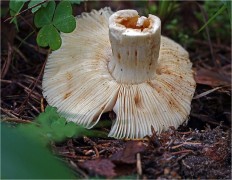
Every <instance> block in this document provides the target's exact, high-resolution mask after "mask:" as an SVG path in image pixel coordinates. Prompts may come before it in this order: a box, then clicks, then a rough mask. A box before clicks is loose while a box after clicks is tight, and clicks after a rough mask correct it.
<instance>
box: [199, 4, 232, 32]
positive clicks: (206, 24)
mask: <svg viewBox="0 0 232 180" xmlns="http://www.w3.org/2000/svg"><path fill="white" fill-rule="evenodd" d="M226 8H227V6H226V4H224V5H222V6H221V7H220V8H219V9H218V11H217V12H216V13H215V14H214V15H213V16H212V17H211V18H210V19H209V20H208V21H207V22H206V23H205V24H204V25H203V26H202V27H201V28H200V29H199V30H198V31H197V33H199V32H201V31H202V30H203V29H204V28H205V27H206V26H208V24H210V23H211V22H212V21H213V20H214V19H215V18H216V17H217V16H218V15H219V14H221V13H222V12H223V11H224V10H225V9H226Z"/></svg>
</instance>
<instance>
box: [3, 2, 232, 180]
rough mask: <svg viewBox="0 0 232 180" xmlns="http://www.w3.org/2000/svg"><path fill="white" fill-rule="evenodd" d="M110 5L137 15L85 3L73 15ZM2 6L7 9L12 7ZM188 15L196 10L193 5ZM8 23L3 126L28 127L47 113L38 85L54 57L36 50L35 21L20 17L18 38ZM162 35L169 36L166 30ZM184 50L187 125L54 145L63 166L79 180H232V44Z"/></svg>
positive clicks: (207, 43) (199, 43) (214, 42)
mask: <svg viewBox="0 0 232 180" xmlns="http://www.w3.org/2000/svg"><path fill="white" fill-rule="evenodd" d="M109 4H110V6H111V7H112V9H113V10H117V9H123V8H133V9H135V7H137V6H136V3H135V2H129V1H126V2H125V1H124V2H117V3H116V2H112V3H110V2H107V1H104V2H103V1H102V2H99V3H96V2H95V3H94V2H85V3H81V4H80V5H76V6H75V7H74V14H80V13H81V12H84V11H89V10H90V9H92V8H96V9H99V8H100V7H105V6H107V5H109ZM2 6H3V7H7V2H3V5H2ZM183 7H185V8H189V11H190V10H191V11H192V10H193V9H196V6H195V5H194V6H193V5H192V4H190V6H186V5H185V6H183ZM137 9H138V10H141V9H142V7H140V8H137ZM186 11H187V12H188V10H186V9H181V10H180V11H178V13H179V14H178V15H179V16H184V15H185V18H186V19H189V20H191V21H189V22H190V23H189V24H188V26H189V27H188V28H192V31H194V29H195V28H196V27H198V29H199V27H200V26H199V24H200V23H199V22H198V21H197V19H196V18H195V16H194V14H192V13H189V14H188V15H186ZM8 17H9V16H8ZM6 18H7V16H6V17H5V18H1V23H2V27H1V28H2V29H1V30H2V31H1V37H2V39H1V52H2V53H1V59H2V61H1V119H2V121H7V122H11V123H30V122H32V121H33V120H34V119H35V117H37V116H38V114H39V113H40V112H43V111H44V107H46V105H47V103H46V100H45V99H44V98H43V96H42V88H41V82H42V76H43V70H44V67H45V64H46V59H47V57H48V55H49V53H50V50H48V49H46V48H40V47H38V46H37V44H36V34H37V30H36V29H35V27H34V25H33V15H32V14H31V13H29V12H26V13H25V14H22V15H20V18H19V28H20V31H17V30H16V29H15V26H14V24H10V23H9V22H5V19H6ZM168 18H170V17H168ZM168 18H167V19H164V22H165V23H168ZM182 25H183V26H184V25H185V23H183V24H182ZM34 30H35V33H32V34H31V35H30V36H28V34H30V33H31V32H32V31H34ZM163 34H165V35H170V34H171V33H170V32H169V31H168V30H165V29H164V30H163ZM222 42H223V43H222ZM186 48H187V50H188V52H189V54H190V59H191V61H192V62H193V69H194V71H195V80H196V82H197V88H196V92H195V95H194V99H193V101H192V109H191V113H190V116H189V120H188V122H187V123H186V124H184V125H183V126H181V127H179V128H178V129H174V128H173V127H170V129H169V130H168V131H167V132H163V133H161V134H160V135H157V134H155V133H153V135H152V136H151V137H145V138H144V139H142V140H134V141H132V140H126V139H124V140H116V139H112V138H88V137H81V138H76V139H68V140H66V141H64V142H62V143H55V144H53V145H52V150H53V152H54V154H55V155H56V156H58V157H59V158H61V159H63V160H65V161H66V162H67V165H68V166H69V167H70V168H72V169H74V170H75V171H76V174H77V177H78V178H88V177H93V176H96V177H106V178H118V177H124V178H125V179H127V178H132V179H134V178H139V179H190V178H191V179H231V146H230V145H231V47H230V40H228V39H220V38H219V39H218V38H216V37H215V38H211V39H206V40H204V39H202V38H201V37H200V36H199V37H197V36H196V35H195V37H194V40H193V41H192V42H191V44H189V45H188V46H187V47H186ZM111 115H112V112H111V113H106V114H104V115H103V117H102V119H106V118H108V119H110V117H111ZM102 130H103V131H105V129H102ZM107 130H109V129H107ZM107 130H106V131H107Z"/></svg>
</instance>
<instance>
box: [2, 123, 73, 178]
mask: <svg viewBox="0 0 232 180" xmlns="http://www.w3.org/2000/svg"><path fill="white" fill-rule="evenodd" d="M8 126H9V125H7V124H4V123H1V135H2V139H1V145H2V147H1V179H45V178H46V179H75V178H76V177H75V175H74V172H73V171H72V170H71V169H69V168H68V167H66V166H65V165H64V163H62V162H61V161H59V160H58V158H55V157H54V155H52V153H51V152H50V151H49V150H48V149H47V148H46V147H45V146H43V145H41V144H40V143H39V142H38V141H37V139H32V138H30V137H28V136H27V134H24V133H22V132H20V131H19V129H17V128H12V127H8Z"/></svg>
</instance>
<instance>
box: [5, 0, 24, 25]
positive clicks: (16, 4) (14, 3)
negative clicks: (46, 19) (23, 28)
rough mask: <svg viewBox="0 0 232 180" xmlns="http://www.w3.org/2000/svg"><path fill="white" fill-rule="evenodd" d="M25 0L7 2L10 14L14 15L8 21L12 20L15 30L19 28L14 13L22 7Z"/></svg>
mask: <svg viewBox="0 0 232 180" xmlns="http://www.w3.org/2000/svg"><path fill="white" fill-rule="evenodd" d="M25 2H26V1H25V0H24V1H17V0H11V1H10V3H9V8H10V15H11V16H15V17H13V18H12V20H11V21H10V23H12V22H13V23H14V24H15V25H16V28H17V30H18V29H19V28H18V22H17V18H16V15H17V14H18V13H19V12H20V10H21V9H22V8H23V6H24V4H25Z"/></svg>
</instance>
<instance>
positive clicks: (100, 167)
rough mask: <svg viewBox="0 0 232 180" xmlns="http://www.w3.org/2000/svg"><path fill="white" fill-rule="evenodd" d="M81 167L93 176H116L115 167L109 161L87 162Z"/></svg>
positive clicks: (81, 164)
mask: <svg viewBox="0 0 232 180" xmlns="http://www.w3.org/2000/svg"><path fill="white" fill-rule="evenodd" d="M79 165H80V166H81V167H82V168H84V169H86V170H87V171H88V172H89V173H90V174H93V175H100V176H105V177H107V178H110V177H114V176H116V173H115V171H114V167H115V165H114V164H113V163H112V162H111V161H110V160H108V159H96V160H86V161H85V162H83V163H80V164H79Z"/></svg>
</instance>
